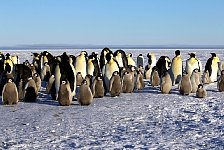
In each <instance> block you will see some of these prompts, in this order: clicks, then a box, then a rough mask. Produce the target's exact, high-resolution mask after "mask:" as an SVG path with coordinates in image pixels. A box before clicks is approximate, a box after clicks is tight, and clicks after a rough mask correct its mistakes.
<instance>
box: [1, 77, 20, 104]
mask: <svg viewBox="0 0 224 150" xmlns="http://www.w3.org/2000/svg"><path fill="white" fill-rule="evenodd" d="M18 100H19V98H18V91H17V87H16V84H15V83H14V82H13V79H12V78H9V79H8V80H7V83H6V84H5V85H4V87H3V90H2V102H3V105H6V104H8V105H13V104H17V103H18Z"/></svg>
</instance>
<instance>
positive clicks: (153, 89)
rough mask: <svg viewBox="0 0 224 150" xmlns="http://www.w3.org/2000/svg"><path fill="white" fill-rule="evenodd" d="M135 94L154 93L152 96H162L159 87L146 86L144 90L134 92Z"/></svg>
mask: <svg viewBox="0 0 224 150" xmlns="http://www.w3.org/2000/svg"><path fill="white" fill-rule="evenodd" d="M133 93H152V94H161V91H160V89H159V87H152V86H146V87H145V88H143V89H142V90H134V92H133Z"/></svg>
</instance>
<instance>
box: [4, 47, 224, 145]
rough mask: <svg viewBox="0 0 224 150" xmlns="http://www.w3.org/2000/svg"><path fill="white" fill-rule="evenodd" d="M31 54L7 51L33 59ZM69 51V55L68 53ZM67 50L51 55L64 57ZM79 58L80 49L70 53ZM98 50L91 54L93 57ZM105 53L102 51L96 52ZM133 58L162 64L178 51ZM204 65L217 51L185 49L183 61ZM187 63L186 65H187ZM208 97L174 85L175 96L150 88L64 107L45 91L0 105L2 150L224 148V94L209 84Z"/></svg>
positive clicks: (172, 92)
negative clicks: (30, 99) (190, 55)
mask: <svg viewBox="0 0 224 150" xmlns="http://www.w3.org/2000/svg"><path fill="white" fill-rule="evenodd" d="M31 51H32V50H30V51H24V50H17V51H2V52H3V53H4V54H5V53H6V52H9V53H11V54H16V55H19V57H20V61H21V62H23V61H24V60H26V59H28V60H31V56H30V54H31ZM63 51H65V50H63ZM63 51H58V50H55V51H53V50H52V51H51V50H49V52H51V53H52V54H54V55H60V54H62V53H63ZM66 51H67V53H68V54H74V55H78V54H79V52H80V51H81V50H66ZM92 51H95V50H88V52H89V53H90V52H92ZM96 51H98V52H100V50H96ZM125 51H126V52H127V53H128V52H131V53H133V55H134V59H135V60H136V57H137V56H138V54H139V53H142V54H143V55H144V57H145V63H146V62H147V57H146V54H147V53H148V52H153V53H155V54H156V57H157V59H158V58H159V57H160V56H161V55H167V56H169V57H170V58H171V59H172V57H173V56H174V51H175V50H157V51H156V50H125ZM195 51H196V56H197V57H198V58H199V59H200V60H201V61H202V64H203V66H204V65H205V62H206V60H207V59H208V58H209V57H210V52H211V51H212V52H213V51H214V52H216V53H217V55H218V56H219V57H220V59H221V60H222V58H223V55H224V51H223V50H201V51H200V50H181V54H182V57H183V58H184V60H186V59H187V58H188V55H187V53H188V52H195ZM184 64H185V63H184ZM206 89H207V91H208V97H206V98H204V99H199V98H196V97H195V94H190V95H189V96H182V95H180V94H179V91H178V90H177V86H174V87H173V89H172V91H171V94H161V93H160V91H159V88H153V87H151V86H149V85H147V86H146V87H145V88H144V89H143V90H141V91H135V92H134V93H131V94H126V93H122V94H121V96H120V97H115V98H112V97H110V96H106V97H104V98H102V99H97V98H96V99H94V101H93V103H92V104H91V105H90V106H80V105H78V103H77V101H73V104H72V105H71V106H68V107H63V106H59V105H58V102H57V101H53V100H51V98H50V96H49V95H47V94H45V87H42V88H41V92H40V93H39V97H38V102H37V103H24V102H19V103H18V104H17V105H15V106H4V105H0V114H1V115H0V120H1V121H0V147H1V149H224V105H223V100H224V94H223V93H221V92H218V90H217V87H216V83H212V84H209V85H206Z"/></svg>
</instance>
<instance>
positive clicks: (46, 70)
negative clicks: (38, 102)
mask: <svg viewBox="0 0 224 150" xmlns="http://www.w3.org/2000/svg"><path fill="white" fill-rule="evenodd" d="M50 76H51V68H50V66H49V65H48V62H46V63H44V66H43V68H42V69H41V80H43V81H48V80H49V78H50Z"/></svg>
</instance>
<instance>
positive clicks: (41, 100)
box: [36, 92, 59, 106]
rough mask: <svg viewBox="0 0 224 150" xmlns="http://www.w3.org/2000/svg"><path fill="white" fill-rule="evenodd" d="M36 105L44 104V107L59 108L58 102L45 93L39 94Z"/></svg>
mask: <svg viewBox="0 0 224 150" xmlns="http://www.w3.org/2000/svg"><path fill="white" fill-rule="evenodd" d="M36 103H38V104H44V105H52V106H59V103H58V101H56V100H52V99H51V96H50V95H48V94H46V93H43V92H39V93H38V97H37V100H36Z"/></svg>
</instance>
